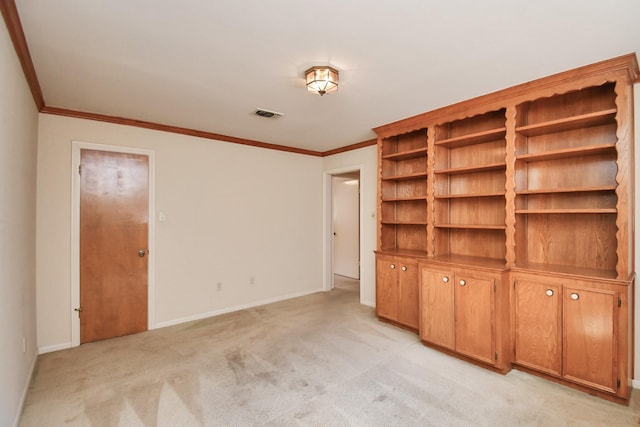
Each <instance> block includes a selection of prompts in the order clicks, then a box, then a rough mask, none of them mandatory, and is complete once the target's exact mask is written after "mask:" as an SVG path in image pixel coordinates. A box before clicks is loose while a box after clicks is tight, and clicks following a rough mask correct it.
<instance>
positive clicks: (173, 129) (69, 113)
mask: <svg viewBox="0 0 640 427" xmlns="http://www.w3.org/2000/svg"><path fill="white" fill-rule="evenodd" d="M41 112H42V113H45V114H52V115H57V116H65V117H74V118H77V119H87V120H95V121H98V122H106V123H114V124H118V125H125V126H134V127H139V128H144V129H152V130H159V131H162V132H170V133H177V134H180V135H188V136H195V137H198V138H206V139H214V140H216V141H224V142H232V143H234V144H241V145H249V146H252V147H258V148H268V149H271V150H279V151H287V152H290V153H296V154H305V155H308V156H316V157H321V156H322V153H321V152H319V151H312V150H304V149H301V148H294V147H287V146H284V145H277V144H269V143H266V142H261V141H253V140H250V139H243V138H237V137H234V136H228V135H220V134H218V133H212V132H205V131H200V130H195V129H189V128H183V127H179V126H171V125H163V124H160V123H154V122H147V121H144V120H135V119H128V118H125V117H117V116H109V115H106V114H98V113H87V112H84V111H77V110H69V109H66V108H59V107H49V106H45V107H44V108H42V110H41Z"/></svg>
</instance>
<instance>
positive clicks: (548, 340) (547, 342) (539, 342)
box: [512, 277, 562, 376]
mask: <svg viewBox="0 0 640 427" xmlns="http://www.w3.org/2000/svg"><path fill="white" fill-rule="evenodd" d="M537 280H538V279H537V278H536V277H534V278H533V281H529V280H526V279H523V280H516V281H515V286H514V292H513V307H512V310H513V313H514V324H513V330H514V337H515V338H514V344H515V351H514V353H515V357H514V363H519V364H521V365H523V366H526V367H529V368H532V369H535V370H538V371H541V372H545V373H548V374H550V375H555V376H560V375H562V286H561V285H557V284H555V283H553V282H551V283H540V282H538V281H537Z"/></svg>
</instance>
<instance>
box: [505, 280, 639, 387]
mask: <svg viewBox="0 0 640 427" xmlns="http://www.w3.org/2000/svg"><path fill="white" fill-rule="evenodd" d="M513 300H514V310H513V312H514V315H513V318H514V348H515V358H514V363H516V364H518V365H521V366H523V367H526V368H529V369H533V370H536V371H539V372H542V373H545V374H548V375H551V376H554V377H559V378H562V379H565V380H567V381H570V382H572V383H575V384H578V385H580V386H585V387H588V388H589V389H595V390H599V391H602V392H605V393H608V394H612V395H616V396H618V397H621V398H624V399H626V398H628V397H629V393H630V384H629V379H628V372H629V371H628V369H630V365H629V362H630V360H629V359H630V357H631V356H630V354H631V351H630V349H629V348H628V338H627V337H628V334H629V332H630V330H629V328H630V320H631V318H630V317H631V316H630V313H629V304H630V303H631V296H630V286H629V285H628V284H625V283H617V282H611V281H592V280H578V279H570V278H557V277H551V276H549V277H546V276H543V275H532V274H524V273H514V298H513Z"/></svg>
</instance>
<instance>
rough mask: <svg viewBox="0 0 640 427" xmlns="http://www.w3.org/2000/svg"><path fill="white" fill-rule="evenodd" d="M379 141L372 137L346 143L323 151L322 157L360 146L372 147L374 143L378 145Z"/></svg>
mask: <svg viewBox="0 0 640 427" xmlns="http://www.w3.org/2000/svg"><path fill="white" fill-rule="evenodd" d="M377 143H378V140H377V139H370V140H368V141H362V142H357V143H355V144H351V145H345V146H344V147H341V148H336V149H333V150H329V151H323V152H322V157H327V156H332V155H334V154H340V153H345V152H347V151H352V150H357V149H358V148H364V147H370V146H372V145H376V144H377Z"/></svg>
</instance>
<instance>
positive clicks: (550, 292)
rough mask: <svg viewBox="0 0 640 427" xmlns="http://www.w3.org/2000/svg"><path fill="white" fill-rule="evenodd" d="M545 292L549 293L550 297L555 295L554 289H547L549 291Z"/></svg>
mask: <svg viewBox="0 0 640 427" xmlns="http://www.w3.org/2000/svg"><path fill="white" fill-rule="evenodd" d="M545 294H547V296H548V297H552V296H553V290H552V289H547V292H545Z"/></svg>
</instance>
